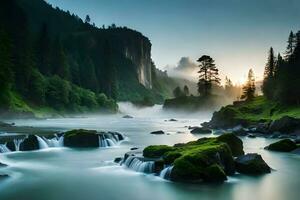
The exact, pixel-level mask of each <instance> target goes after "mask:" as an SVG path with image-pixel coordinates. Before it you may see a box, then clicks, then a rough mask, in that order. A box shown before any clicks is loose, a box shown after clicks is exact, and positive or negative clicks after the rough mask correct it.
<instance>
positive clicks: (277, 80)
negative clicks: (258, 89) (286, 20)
mask: <svg viewBox="0 0 300 200" xmlns="http://www.w3.org/2000/svg"><path fill="white" fill-rule="evenodd" d="M299 85H300V31H298V32H297V33H296V34H294V33H293V32H292V31H291V32H290V35H289V37H288V41H287V48H286V52H285V54H284V57H282V56H281V54H280V53H278V55H277V56H276V55H275V53H274V50H273V48H272V47H271V48H270V50H269V54H268V61H267V64H266V66H265V71H264V81H263V86H262V91H263V93H264V95H265V96H266V97H267V98H268V99H270V100H274V101H277V102H280V103H282V104H288V105H299V104H300V87H299Z"/></svg>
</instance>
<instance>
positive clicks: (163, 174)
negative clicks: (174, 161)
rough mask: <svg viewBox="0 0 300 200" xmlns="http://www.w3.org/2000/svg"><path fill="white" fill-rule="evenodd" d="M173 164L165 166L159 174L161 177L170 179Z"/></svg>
mask: <svg viewBox="0 0 300 200" xmlns="http://www.w3.org/2000/svg"><path fill="white" fill-rule="evenodd" d="M172 169H173V166H169V167H165V168H164V169H163V170H162V171H161V172H160V174H159V176H160V177H161V178H163V179H167V180H169V179H170V176H171V172H172Z"/></svg>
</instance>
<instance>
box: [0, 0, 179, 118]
mask: <svg viewBox="0 0 300 200" xmlns="http://www.w3.org/2000/svg"><path fill="white" fill-rule="evenodd" d="M0 41H1V46H0V53H1V54H0V58H1V59H0V60H1V63H0V65H1V70H0V78H1V92H2V93H1V96H0V107H1V110H2V113H6V112H10V111H12V112H21V113H22V112H25V113H28V112H29V113H32V112H36V110H46V111H49V110H56V111H60V112H82V111H95V110H96V111H99V110H116V109H117V105H116V101H142V100H143V99H145V98H148V99H150V100H151V101H152V102H156V103H162V102H163V99H164V97H168V96H170V95H171V92H170V91H171V88H166V87H165V86H163V85H164V84H165V81H163V80H162V79H161V78H159V77H158V76H156V68H155V65H154V64H153V62H152V59H151V42H150V40H149V39H148V38H147V37H145V36H143V35H142V34H141V33H139V32H137V31H135V30H131V29H129V28H127V27H116V26H115V25H114V24H112V25H111V26H109V27H102V28H98V27H96V26H94V25H92V24H90V23H87V22H83V21H82V19H80V18H79V17H78V16H76V15H74V14H71V13H70V12H65V11H62V10H60V9H59V8H52V6H51V5H49V4H47V3H46V2H45V1H43V0H31V1H27V0H4V1H2V2H1V7H0ZM164 79H167V80H168V81H169V82H172V84H171V85H170V86H169V87H173V86H174V87H173V88H172V89H174V88H175V87H176V86H177V84H178V81H174V80H171V78H169V77H165V78H164ZM179 82H180V81H179Z"/></svg>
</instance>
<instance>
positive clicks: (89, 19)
mask: <svg viewBox="0 0 300 200" xmlns="http://www.w3.org/2000/svg"><path fill="white" fill-rule="evenodd" d="M84 22H85V23H87V24H89V23H90V22H91V18H90V16H89V15H86V17H85V20H84Z"/></svg>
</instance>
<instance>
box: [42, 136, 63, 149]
mask: <svg viewBox="0 0 300 200" xmlns="http://www.w3.org/2000/svg"><path fill="white" fill-rule="evenodd" d="M42 139H43V140H44V141H45V142H46V143H47V145H48V147H62V146H64V140H63V136H61V137H58V136H55V137H54V138H50V139H48V138H45V137H42Z"/></svg>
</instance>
